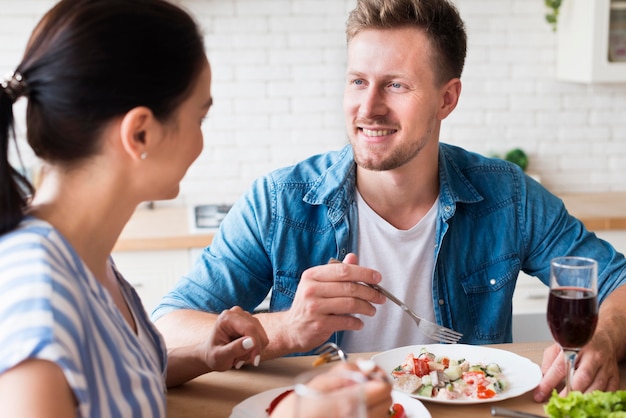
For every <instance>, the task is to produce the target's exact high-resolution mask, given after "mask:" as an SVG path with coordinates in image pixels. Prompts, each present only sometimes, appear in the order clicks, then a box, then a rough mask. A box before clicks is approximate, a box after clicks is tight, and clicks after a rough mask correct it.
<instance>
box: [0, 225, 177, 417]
mask: <svg viewBox="0 0 626 418" xmlns="http://www.w3.org/2000/svg"><path fill="white" fill-rule="evenodd" d="M118 277H119V280H120V283H121V286H122V292H123V294H124V297H125V298H126V301H127V303H128V305H129V307H130V309H131V311H132V313H133V315H134V317H135V322H136V324H137V329H138V334H135V332H134V331H133V329H132V328H131V327H130V326H129V325H128V323H127V322H126V321H125V319H124V317H123V316H122V314H121V313H120V311H119V310H118V309H117V307H116V306H115V304H114V302H113V299H112V298H111V296H110V295H109V293H108V292H107V291H106V290H105V289H104V287H102V286H101V285H100V283H99V282H98V281H97V280H96V278H95V277H94V276H93V274H92V273H91V272H90V271H89V270H88V268H87V267H86V265H85V264H84V263H83V261H82V260H81V259H80V258H79V256H78V254H77V253H76V252H75V251H74V249H73V248H72V247H71V246H70V244H69V243H68V242H67V241H66V240H65V239H64V238H63V237H62V236H61V234H60V233H59V232H58V231H57V230H55V229H54V228H53V227H52V226H51V225H50V224H48V223H46V222H44V221H41V220H37V219H35V218H32V217H29V218H26V219H25V220H24V221H22V223H21V224H20V225H19V227H18V228H17V229H15V230H14V231H12V232H10V233H8V234H5V235H3V236H1V237H0V374H1V373H4V372H5V371H6V370H8V369H10V368H11V367H13V366H16V365H17V364H19V363H20V362H22V361H24V360H26V359H35V358H36V359H45V360H49V361H52V362H54V363H56V364H57V365H58V366H59V367H60V368H61V369H62V370H63V373H64V374H65V378H66V379H67V382H68V384H69V385H70V387H71V388H72V390H73V392H74V395H75V397H76V399H77V402H78V405H77V410H76V415H77V416H78V417H89V418H92V417H107V418H108V417H150V418H152V417H164V416H165V391H166V389H165V379H164V376H165V367H166V362H167V357H166V351H165V344H164V342H163V339H162V338H161V335H160V334H159V333H158V331H157V330H156V329H155V328H154V326H153V325H152V323H151V322H150V320H149V319H148V316H147V315H146V313H145V311H144V309H143V307H142V305H141V301H140V300H139V297H138V296H137V294H136V292H135V291H134V290H133V289H132V287H131V286H130V285H129V284H128V283H127V282H126V281H125V280H123V279H122V278H121V276H120V275H119V274H118Z"/></svg>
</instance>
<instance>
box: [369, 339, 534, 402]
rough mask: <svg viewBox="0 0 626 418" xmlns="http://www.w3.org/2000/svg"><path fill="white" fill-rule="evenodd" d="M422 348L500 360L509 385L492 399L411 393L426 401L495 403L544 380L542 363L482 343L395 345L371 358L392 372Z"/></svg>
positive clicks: (455, 355)
mask: <svg viewBox="0 0 626 418" xmlns="http://www.w3.org/2000/svg"><path fill="white" fill-rule="evenodd" d="M422 348H426V349H427V350H428V351H429V352H431V353H433V354H435V355H436V356H448V357H450V358H455V359H460V358H465V359H467V360H468V361H469V362H470V363H485V364H487V363H498V365H499V366H500V368H501V369H502V373H503V375H504V379H505V380H506V381H507V383H508V385H509V386H508V388H507V389H506V390H505V391H504V392H502V393H500V394H498V395H496V396H494V397H493V398H490V399H456V400H449V399H435V398H428V397H425V396H420V395H412V394H409V396H411V397H413V398H417V399H421V400H423V401H429V402H438V403H447V404H456V405H460V404H474V403H486V402H496V401H501V400H504V399H509V398H514V397H516V396H520V395H523V394H524V393H526V392H528V391H530V390H533V389H534V388H536V387H537V385H538V384H539V382H540V381H541V377H542V374H541V369H540V368H539V366H538V365H537V364H535V363H533V362H532V361H530V360H529V359H527V358H526V357H521V356H518V355H517V354H514V353H511V352H509V351H504V350H498V349H495V348H489V347H483V346H479V345H466V344H430V345H429V344H426V345H410V346H406V347H400V348H395V349H393V350H389V351H385V352H382V353H379V354H375V355H374V356H373V357H372V360H374V362H375V363H376V364H377V365H378V366H380V367H381V368H382V369H383V370H385V371H387V372H388V373H391V371H392V370H393V369H395V368H396V367H398V366H399V365H401V364H402V363H404V359H405V358H406V356H407V355H408V354H409V353H413V354H419V352H420V350H421V349H422Z"/></svg>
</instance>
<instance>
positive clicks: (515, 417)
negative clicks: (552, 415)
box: [491, 406, 546, 418]
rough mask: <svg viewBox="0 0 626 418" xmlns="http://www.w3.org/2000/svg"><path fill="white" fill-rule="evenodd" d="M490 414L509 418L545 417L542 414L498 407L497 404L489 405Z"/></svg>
mask: <svg viewBox="0 0 626 418" xmlns="http://www.w3.org/2000/svg"><path fill="white" fill-rule="evenodd" d="M491 415H492V416H494V417H509V418H546V417H544V416H542V415H536V414H531V413H529V412H522V411H514V410H512V409H508V408H500V407H498V406H493V407H491Z"/></svg>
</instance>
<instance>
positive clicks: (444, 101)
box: [437, 78, 461, 120]
mask: <svg viewBox="0 0 626 418" xmlns="http://www.w3.org/2000/svg"><path fill="white" fill-rule="evenodd" d="M441 92H442V95H441V107H440V108H439V112H438V113H437V115H438V116H439V120H443V119H445V118H447V117H448V115H450V113H452V111H453V110H454V109H455V108H456V105H457V104H458V103H459V96H461V80H460V79H458V78H453V79H451V80H450V81H448V82H447V83H446V84H444V86H443V87H442V88H441Z"/></svg>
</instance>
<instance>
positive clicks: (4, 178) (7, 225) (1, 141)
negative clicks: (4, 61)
mask: <svg viewBox="0 0 626 418" xmlns="http://www.w3.org/2000/svg"><path fill="white" fill-rule="evenodd" d="M16 99H17V97H15V96H14V93H13V91H11V90H10V89H8V88H7V87H6V82H4V83H3V84H2V86H0V234H4V233H6V232H9V231H11V230H12V229H14V228H15V227H16V226H17V224H19V223H20V221H21V220H22V218H23V217H24V209H25V208H26V206H27V203H28V198H29V196H30V195H32V193H33V186H32V185H31V184H30V182H29V181H28V179H26V177H24V175H22V174H21V173H20V172H19V171H17V170H16V169H15V168H14V167H13V166H12V165H11V163H10V162H9V148H10V147H9V145H10V142H11V137H13V139H14V140H15V129H14V120H13V102H14V101H15V100H16Z"/></svg>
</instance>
